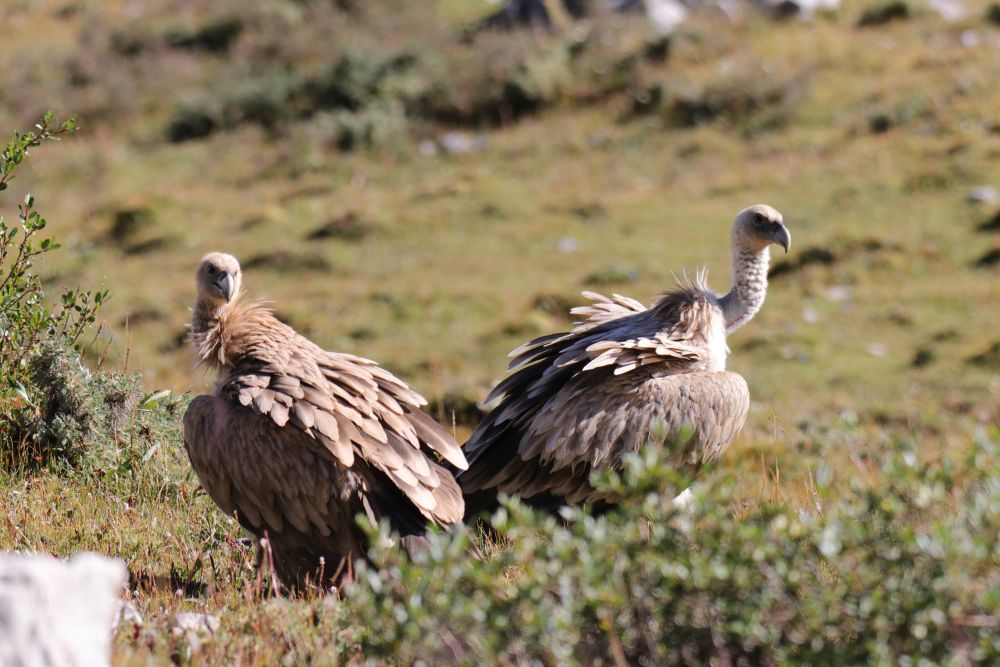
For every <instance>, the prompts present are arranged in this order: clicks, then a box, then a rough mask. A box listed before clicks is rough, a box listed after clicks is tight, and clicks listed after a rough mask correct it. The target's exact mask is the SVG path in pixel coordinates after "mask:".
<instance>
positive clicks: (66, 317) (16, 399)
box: [0, 113, 108, 462]
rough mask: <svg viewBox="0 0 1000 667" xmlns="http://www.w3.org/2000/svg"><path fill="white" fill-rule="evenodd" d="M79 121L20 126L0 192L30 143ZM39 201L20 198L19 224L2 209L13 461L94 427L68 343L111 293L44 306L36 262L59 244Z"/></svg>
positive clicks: (3, 385)
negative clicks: (47, 231) (43, 234)
mask: <svg viewBox="0 0 1000 667" xmlns="http://www.w3.org/2000/svg"><path fill="white" fill-rule="evenodd" d="M75 127H76V126H75V123H74V122H73V121H72V120H70V121H66V122H65V123H62V124H54V123H53V119H52V114H51V113H49V114H46V115H45V117H44V118H43V119H42V122H41V123H39V124H38V125H37V132H34V131H32V132H27V133H24V134H21V133H15V134H14V136H13V138H12V139H11V140H10V141H9V142H8V143H7V147H6V148H5V149H4V151H3V153H2V154H0V191H3V190H6V189H7V188H8V187H9V185H10V181H11V180H12V179H13V178H14V175H15V170H16V168H17V166H18V165H20V164H21V163H22V162H23V161H24V160H25V159H26V158H27V157H28V155H29V151H30V150H31V149H32V148H35V147H37V146H38V145H40V144H41V143H42V142H43V141H45V140H53V139H58V138H60V137H62V136H65V135H68V134H70V133H72V132H73V131H74V130H75ZM34 206H35V199H34V197H32V196H31V195H30V194H29V195H26V196H25V198H24V200H23V202H22V203H21V204H19V205H18V216H17V218H18V219H17V224H13V225H12V224H9V223H7V222H6V221H5V220H4V218H3V217H2V216H0V407H2V408H4V411H3V412H2V413H0V444H2V445H3V449H4V450H6V451H9V452H12V453H13V462H23V461H24V460H31V459H38V460H42V458H43V457H42V455H41V452H42V450H45V451H48V450H50V449H52V448H53V447H55V448H58V449H62V450H65V449H66V448H69V447H71V445H72V443H73V442H74V441H79V440H80V436H81V435H83V434H85V433H89V431H90V430H91V425H90V424H91V422H92V421H93V420H92V419H90V417H89V413H87V412H86V410H85V409H84V406H83V405H82V403H81V401H83V400H85V398H84V395H83V394H80V395H77V391H78V389H79V387H78V385H79V384H80V382H82V380H81V377H83V376H80V374H81V373H84V374H85V373H86V370H85V369H83V368H82V367H81V366H79V360H78V355H77V361H76V366H77V368H76V369H75V370H74V369H73V362H72V361H71V360H69V359H67V358H66V357H65V354H66V353H65V352H64V350H66V349H67V348H72V347H74V346H76V345H77V344H78V343H79V341H80V338H81V336H82V335H83V333H84V332H85V331H86V330H87V329H88V327H90V326H91V325H92V324H94V322H95V320H96V313H97V309H98V308H99V307H100V305H101V304H102V303H103V302H104V300H105V299H107V297H108V292H106V291H100V290H98V291H80V290H72V289H70V290H66V291H64V292H63V293H62V295H61V298H60V303H59V305H58V306H57V307H56V308H55V309H54V310H53V309H50V308H49V307H48V306H47V305H46V303H45V294H44V292H43V289H42V282H41V278H40V277H39V275H38V273H37V271H36V270H35V264H36V262H38V261H39V260H40V259H41V258H42V257H43V256H44V255H45V254H46V253H49V252H52V251H54V250H56V249H57V248H59V244H57V243H54V242H53V241H52V239H51V238H39V234H40V233H41V232H42V230H44V229H45V227H46V224H47V222H46V220H45V218H43V217H42V216H41V214H40V213H38V211H36V210H35V208H34ZM61 355H62V356H61ZM74 373H75V374H76V375H74ZM32 415H33V416H32ZM42 445H44V446H42Z"/></svg>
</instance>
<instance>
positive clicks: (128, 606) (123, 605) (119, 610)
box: [111, 600, 142, 629]
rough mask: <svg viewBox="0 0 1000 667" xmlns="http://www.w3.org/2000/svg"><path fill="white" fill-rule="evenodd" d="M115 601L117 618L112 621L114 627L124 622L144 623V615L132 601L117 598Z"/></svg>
mask: <svg viewBox="0 0 1000 667" xmlns="http://www.w3.org/2000/svg"><path fill="white" fill-rule="evenodd" d="M115 603H116V604H115V620H114V621H112V623H111V628H112V629H117V628H118V626H119V625H121V624H122V623H135V624H136V625H142V615H141V614H139V612H138V611H136V609H135V607H133V606H132V603H131V602H126V601H125V600H115Z"/></svg>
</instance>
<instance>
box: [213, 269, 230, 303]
mask: <svg viewBox="0 0 1000 667" xmlns="http://www.w3.org/2000/svg"><path fill="white" fill-rule="evenodd" d="M212 284H213V285H215V288H216V289H217V290H219V294H220V295H221V296H222V298H224V299H225V300H226V301H227V302H228V301H232V300H233V279H232V278H231V277H230V276H229V274H228V273H225V272H223V273H222V274H220V275H219V277H218V278H216V279H215V281H213V283H212Z"/></svg>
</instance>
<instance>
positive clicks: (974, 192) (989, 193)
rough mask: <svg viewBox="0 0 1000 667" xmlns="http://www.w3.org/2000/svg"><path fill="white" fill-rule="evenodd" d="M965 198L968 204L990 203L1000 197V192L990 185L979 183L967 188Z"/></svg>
mask: <svg viewBox="0 0 1000 667" xmlns="http://www.w3.org/2000/svg"><path fill="white" fill-rule="evenodd" d="M965 198H966V199H967V200H968V201H969V203H970V204H992V203H993V202H995V201H996V200H997V199H1000V193H998V192H997V189H996V188H995V187H993V186H992V185H980V186H977V187H974V188H972V189H971V190H969V194H968V195H966V197H965Z"/></svg>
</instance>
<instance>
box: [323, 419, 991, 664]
mask: <svg viewBox="0 0 1000 667" xmlns="http://www.w3.org/2000/svg"><path fill="white" fill-rule="evenodd" d="M997 435H998V433H996V432H994V434H993V436H992V438H987V437H985V436H984V437H983V438H982V441H981V442H979V443H977V445H976V446H975V447H973V449H972V450H971V451H972V453H971V454H970V455H969V457H968V458H967V459H966V460H964V461H962V462H959V463H950V462H947V461H942V462H939V463H936V464H929V463H923V462H919V461H918V460H917V456H916V455H915V453H914V452H912V451H910V450H909V449H907V448H906V447H900V448H899V449H898V450H897V451H896V452H894V453H893V454H892V455H891V456H889V457H887V460H886V461H885V463H884V464H883V467H882V471H881V477H882V479H881V485H880V488H868V487H866V486H864V485H862V484H861V483H860V482H858V483H855V484H853V485H852V490H851V492H850V493H849V494H847V495H844V496H843V497H835V496H834V495H833V493H832V492H831V491H830V490H829V489H825V488H824V487H822V486H821V487H820V489H819V491H818V494H817V497H816V499H815V500H816V503H817V511H816V512H815V513H804V512H796V511H793V510H792V509H791V508H789V507H786V506H779V505H773V506H763V507H759V508H756V509H751V510H749V511H748V510H746V509H745V508H744V509H743V510H741V511H740V513H741V514H742V513H746V514H748V516H745V517H742V518H736V517H734V508H733V507H731V506H730V502H731V498H733V497H734V493H733V491H734V490H733V489H730V488H719V489H712V490H710V491H709V492H708V495H707V496H705V497H700V498H698V501H697V504H696V506H695V507H694V508H693V509H692V510H691V511H690V512H685V511H678V510H676V509H675V508H673V507H672V506H671V504H670V503H669V502H668V499H669V498H670V497H672V496H673V495H674V493H675V491H676V486H675V485H674V483H675V481H676V479H677V478H676V476H675V475H674V474H673V473H672V472H671V471H670V469H669V468H668V467H667V466H665V465H663V464H662V463H661V462H660V461H659V460H658V459H657V457H656V456H655V454H654V453H653V452H652V451H647V452H646V453H645V454H644V455H643V456H642V457H641V458H640V457H635V458H634V459H633V460H632V461H630V463H629V465H628V467H627V469H626V470H625V471H624V472H623V473H622V474H621V475H607V476H605V478H604V479H603V480H602V483H603V484H604V485H607V486H609V487H610V488H614V489H615V490H617V491H618V492H620V493H621V494H623V496H624V498H625V502H624V505H623V507H622V509H620V510H616V511H613V512H610V513H607V514H605V515H603V516H600V517H594V516H591V515H589V514H588V513H587V512H585V511H582V510H565V511H564V513H563V516H562V517H561V518H560V519H556V518H553V517H548V516H545V515H542V514H539V513H537V512H535V511H532V510H530V509H528V508H526V507H524V506H523V505H521V504H519V503H516V502H509V503H507V504H506V505H505V508H504V509H502V510H500V512H499V513H498V514H497V515H496V517H495V518H494V520H493V526H494V528H495V530H496V531H497V533H498V534H499V536H500V537H499V540H500V542H501V543H502V545H503V546H502V547H500V548H489V547H487V548H485V549H483V551H485V552H486V553H487V555H486V557H485V558H484V559H483V560H482V561H479V560H476V559H475V558H473V557H472V556H471V555H470V551H471V550H472V541H471V540H470V537H469V535H468V533H465V532H460V533H458V534H456V535H441V536H436V537H435V539H433V540H432V547H431V549H430V551H429V552H428V553H426V554H423V555H421V556H418V557H417V558H416V559H415V560H412V561H411V560H408V559H407V558H405V557H404V556H402V555H401V554H400V553H399V552H398V551H397V550H394V549H391V548H382V549H378V550H376V556H375V560H376V564H377V569H374V568H369V567H362V568H361V571H360V574H359V577H358V579H357V581H356V583H355V584H353V585H352V586H351V587H350V589H349V590H348V591H347V594H346V598H345V601H344V602H343V603H342V604H344V605H345V606H346V608H347V610H348V614H347V616H348V617H350V618H357V619H363V629H362V630H361V631H360V636H359V637H358V641H359V643H360V651H361V652H362V653H363V654H364V655H366V656H368V657H369V658H371V659H374V660H387V661H391V662H401V663H411V662H413V661H417V660H420V661H425V662H427V663H429V664H434V663H443V662H448V663H455V662H457V663H461V664H477V663H481V662H489V663H494V664H495V663H500V664H529V663H530V664H567V663H576V664H618V665H624V664H709V662H712V663H713V664H732V665H757V664H773V665H776V664H782V665H784V664H799V665H815V664H866V663H867V664H873V663H877V664H916V663H917V662H921V664H923V663H924V662H926V661H931V662H934V663H941V662H949V661H951V662H953V663H955V664H970V663H984V664H985V663H992V662H993V661H995V660H996V659H997V658H998V657H1000V635H998V633H997V627H998V623H1000V617H998V616H997V609H998V605H1000V580H998V577H997V574H996V560H995V559H996V554H997V553H998V549H1000V539H998V535H1000V505H998V503H997V502H996V496H997V493H998V492H1000V476H998V474H997V471H998V470H1000V460H998V456H997V455H998V449H997V442H996V438H997ZM820 477H822V475H820ZM376 543H379V540H376Z"/></svg>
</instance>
